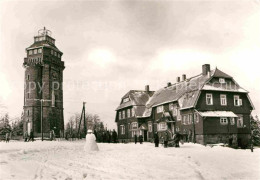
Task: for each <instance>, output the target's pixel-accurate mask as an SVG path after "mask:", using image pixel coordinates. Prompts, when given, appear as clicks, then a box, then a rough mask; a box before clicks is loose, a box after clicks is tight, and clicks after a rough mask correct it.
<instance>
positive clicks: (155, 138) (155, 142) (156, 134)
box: [154, 132, 159, 147]
mask: <svg viewBox="0 0 260 180" xmlns="http://www.w3.org/2000/svg"><path fill="white" fill-rule="evenodd" d="M154 144H155V147H158V146H159V136H158V132H155V134H154Z"/></svg>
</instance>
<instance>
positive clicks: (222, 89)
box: [202, 84, 248, 93]
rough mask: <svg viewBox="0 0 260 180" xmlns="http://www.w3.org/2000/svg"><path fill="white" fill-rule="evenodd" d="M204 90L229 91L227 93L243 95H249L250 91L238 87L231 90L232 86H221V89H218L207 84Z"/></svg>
mask: <svg viewBox="0 0 260 180" xmlns="http://www.w3.org/2000/svg"><path fill="white" fill-rule="evenodd" d="M202 90H211V91H227V92H242V93H247V92H248V91H246V90H244V89H243V88H241V87H237V88H230V86H226V87H224V86H220V87H216V86H211V85H208V84H205V85H204V86H203V88H202Z"/></svg>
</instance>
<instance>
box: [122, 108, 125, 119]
mask: <svg viewBox="0 0 260 180" xmlns="http://www.w3.org/2000/svg"><path fill="white" fill-rule="evenodd" d="M122 116H123V117H122V119H125V110H123V111H122Z"/></svg>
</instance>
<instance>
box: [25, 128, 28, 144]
mask: <svg viewBox="0 0 260 180" xmlns="http://www.w3.org/2000/svg"><path fill="white" fill-rule="evenodd" d="M27 139H28V132H27V131H25V133H24V142H27Z"/></svg>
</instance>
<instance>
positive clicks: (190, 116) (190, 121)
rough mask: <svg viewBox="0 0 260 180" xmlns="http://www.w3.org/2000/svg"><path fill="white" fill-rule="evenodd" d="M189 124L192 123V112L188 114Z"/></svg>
mask: <svg viewBox="0 0 260 180" xmlns="http://www.w3.org/2000/svg"><path fill="white" fill-rule="evenodd" d="M189 124H192V114H189Z"/></svg>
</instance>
